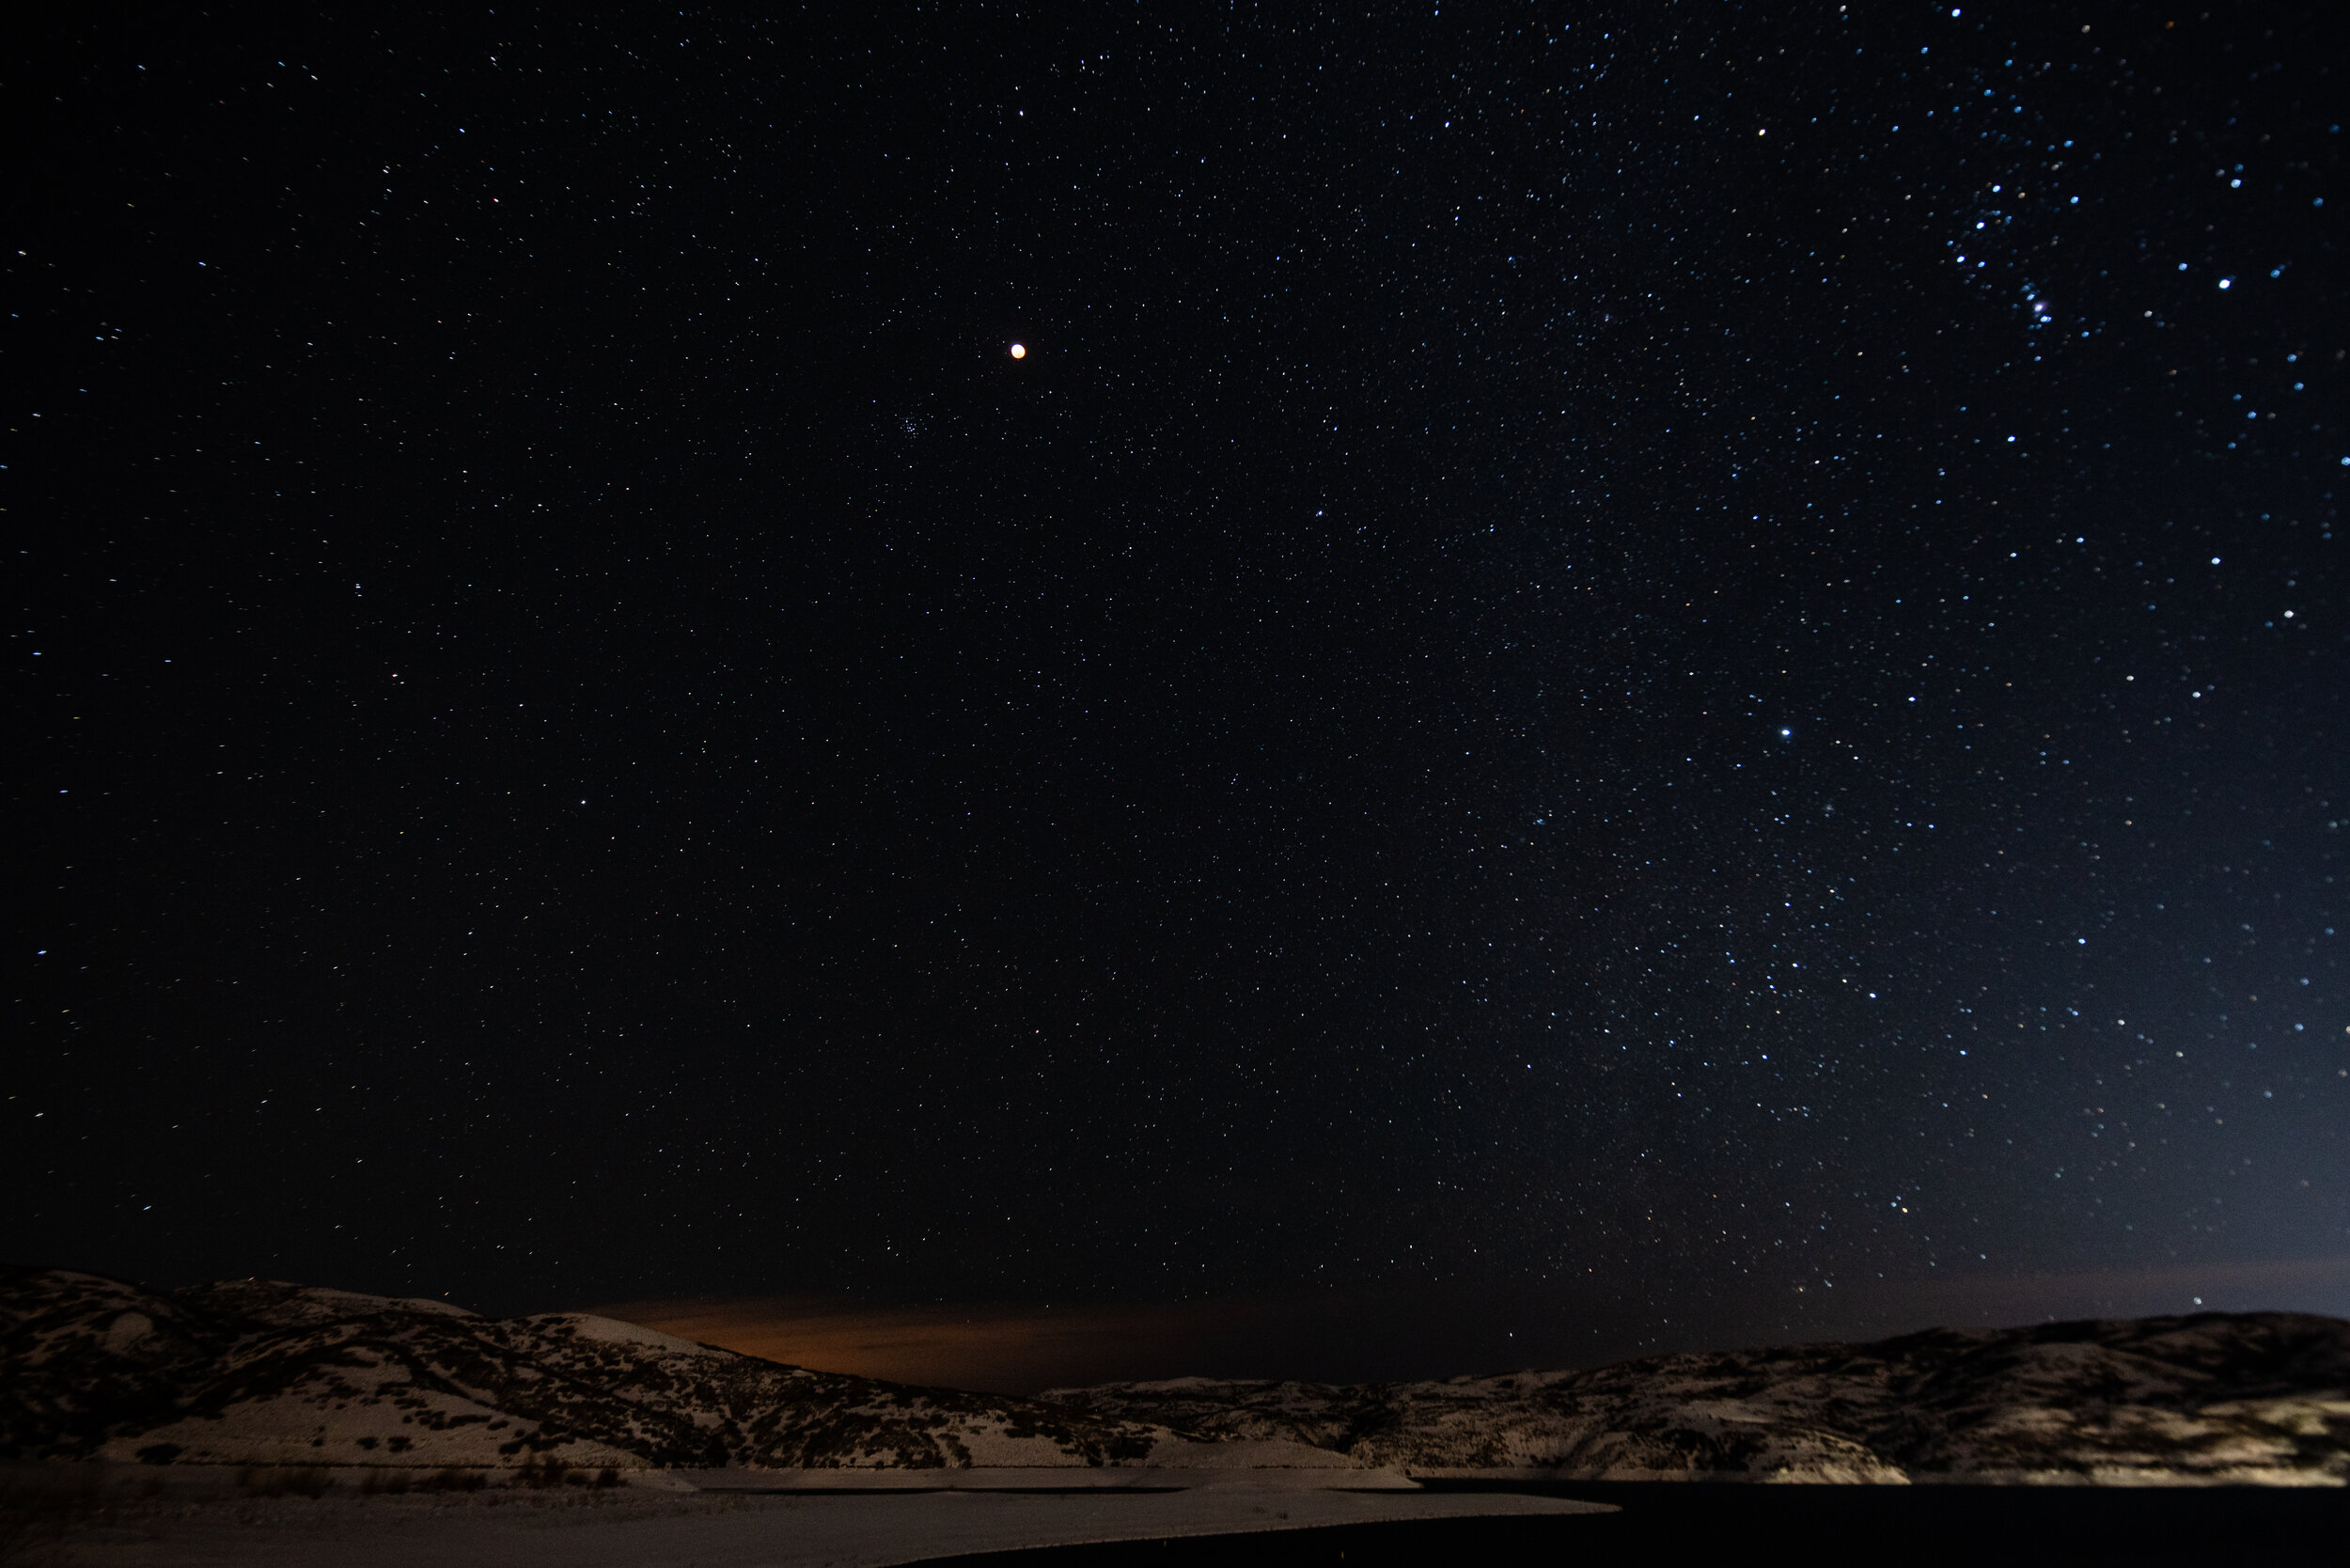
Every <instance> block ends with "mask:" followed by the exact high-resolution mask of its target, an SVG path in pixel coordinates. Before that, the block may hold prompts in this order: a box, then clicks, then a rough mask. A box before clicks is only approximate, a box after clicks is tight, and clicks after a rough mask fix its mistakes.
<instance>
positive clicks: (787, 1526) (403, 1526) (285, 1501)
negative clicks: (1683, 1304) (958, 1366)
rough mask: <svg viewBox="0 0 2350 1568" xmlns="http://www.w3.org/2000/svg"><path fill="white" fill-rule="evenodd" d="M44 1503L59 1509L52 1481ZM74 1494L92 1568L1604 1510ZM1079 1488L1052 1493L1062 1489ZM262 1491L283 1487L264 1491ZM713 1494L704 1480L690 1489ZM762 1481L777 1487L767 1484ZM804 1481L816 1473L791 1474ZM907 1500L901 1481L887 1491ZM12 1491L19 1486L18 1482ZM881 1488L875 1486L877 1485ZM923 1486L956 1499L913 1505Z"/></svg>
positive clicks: (817, 1554)
mask: <svg viewBox="0 0 2350 1568" xmlns="http://www.w3.org/2000/svg"><path fill="white" fill-rule="evenodd" d="M43 1468H44V1469H46V1470H48V1471H51V1472H53V1479H51V1480H50V1484H49V1486H48V1488H47V1490H49V1491H50V1492H51V1493H52V1494H53V1495H54V1494H55V1490H56V1486H57V1482H55V1480H54V1472H55V1471H57V1470H60V1469H63V1468H64V1467H63V1466H44V1467H43ZM72 1470H73V1472H74V1475H73V1482H74V1483H75V1484H76V1485H77V1486H78V1488H79V1489H80V1491H81V1493H82V1496H81V1497H80V1498H79V1499H78V1506H77V1507H75V1508H73V1509H72V1510H71V1511H70V1512H68V1513H58V1515H57V1524H56V1528H55V1529H54V1530H53V1531H52V1532H51V1533H50V1535H49V1536H48V1537H47V1538H44V1539H37V1540H36V1541H35V1542H34V1543H33V1544H34V1545H35V1546H37V1547H40V1548H46V1547H48V1546H52V1545H54V1546H57V1547H61V1548H63V1549H64V1550H65V1552H66V1553H67V1554H69V1555H68V1560H71V1561H72V1562H74V1563H77V1564H84V1565H87V1568H211V1565H213V1564H220V1565H224V1568H225V1565H228V1564H238V1565H244V1564H250V1565H253V1568H281V1565H282V1568H297V1565H302V1568H307V1565H311V1564H320V1563H332V1564H334V1565H335V1568H379V1565H381V1568H395V1565H399V1568H407V1565H410V1564H415V1563H419V1562H446V1563H463V1564H466V1565H468V1568H474V1565H480V1568H509V1565H510V1568H538V1565H541V1564H543V1565H546V1568H556V1565H562V1568H603V1565H605V1564H609V1565H611V1568H666V1565H668V1564H678V1565H681V1568H682V1565H685V1564H694V1565H697V1568H730V1565H734V1564H742V1565H744V1568H748V1565H751V1564H758V1565H760V1568H794V1565H797V1564H811V1565H813V1564H819V1563H832V1564H839V1565H843V1568H846V1565H850V1564H882V1563H896V1562H910V1561H916V1560H921V1559H925V1558H934V1557H945V1556H951V1555H955V1554H959V1553H965V1552H992V1551H1006V1550H1011V1549H1013V1548H1017V1547H1025V1546H1043V1545H1058V1544H1072V1543H1077V1542H1089V1541H1136V1540H1159V1539H1164V1538H1167V1537H1176V1536H1187V1535H1221V1534H1229V1533H1234V1532H1241V1531H1259V1530H1283V1529H1311V1528H1314V1527H1317V1526H1325V1525H1348V1524H1373V1523H1382V1522H1392V1521H1399V1520H1409V1519H1445V1518H1467V1517H1473V1516H1482V1515H1494V1514H1526V1513H1548V1514H1569V1513H1608V1512H1612V1510H1610V1509H1608V1508H1606V1507H1605V1506H1604V1505H1600V1504H1594V1503H1583V1502H1572V1501H1568V1500H1565V1499H1562V1498H1553V1497H1512V1496H1509V1495H1506V1494H1504V1495H1490V1494H1488V1495H1475V1496H1469V1495H1460V1494H1450V1493H1432V1492H1423V1491H1420V1490H1418V1488H1416V1487H1415V1486H1414V1485H1413V1484H1412V1483H1411V1482H1409V1481H1406V1480H1404V1479H1402V1477H1400V1476H1388V1477H1384V1478H1379V1477H1367V1478H1365V1479H1367V1480H1371V1482H1372V1484H1371V1485H1369V1486H1359V1485H1355V1484H1346V1485H1342V1486H1341V1485H1339V1484H1334V1483H1335V1482H1342V1481H1346V1480H1348V1478H1349V1477H1351V1476H1353V1475H1355V1474H1356V1473H1355V1472H1332V1471H1330V1470H1319V1471H1315V1470H1271V1471H1265V1470H1256V1471H1251V1470H1211V1471H1194V1472H1188V1473H1182V1472H1168V1471H1153V1470H1151V1469H1146V1468H1135V1469H1129V1470H1125V1471H1123V1472H1120V1473H1122V1474H1123V1475H1124V1476H1126V1477H1127V1478H1128V1482H1127V1484H1125V1485H1106V1486H1105V1485H1093V1484H1084V1482H1087V1481H1089V1479H1091V1478H1099V1477H1102V1476H1103V1475H1104V1472H1102V1471H1099V1470H1093V1469H1086V1470H1077V1471H1073V1470H1071V1469H1069V1468H1067V1467H1065V1466H1062V1467H1055V1468H1053V1469H1050V1470H1045V1471H1039V1470H1033V1469H1030V1470H1020V1471H1012V1472H990V1471H986V1470H956V1471H942V1472H932V1473H930V1475H928V1476H927V1477H924V1476H918V1475H917V1474H916V1473H914V1472H908V1471H902V1470H901V1471H894V1472H891V1471H878V1472H877V1471H849V1472H842V1471H834V1472H830V1479H831V1480H832V1481H833V1482H835V1483H838V1482H840V1481H844V1480H846V1481H851V1482H864V1483H865V1484H862V1485H851V1486H848V1487H845V1488H841V1489H837V1490H823V1491H819V1490H811V1489H809V1488H807V1486H805V1485H800V1484H792V1485H790V1486H787V1487H786V1489H784V1490H780V1491H756V1492H755V1491H746V1490H743V1489H741V1488H742V1486H747V1485H750V1484H755V1483H757V1482H759V1481H760V1479H761V1478H760V1476H759V1473H758V1472H734V1473H732V1475H731V1477H730V1478H729V1480H730V1482H739V1483H740V1484H721V1485H719V1486H717V1487H714V1488H713V1489H709V1490H704V1489H702V1488H701V1487H699V1486H697V1485H696V1484H694V1483H693V1482H692V1481H688V1480H686V1479H683V1478H682V1477H681V1476H679V1475H678V1474H677V1473H674V1472H638V1473H637V1475H636V1476H635V1478H634V1479H635V1484H630V1485H624V1486H621V1487H618V1488H605V1489H595V1488H589V1489H585V1490H581V1489H576V1488H562V1487H557V1488H555V1489H552V1490H544V1491H542V1490H536V1489H516V1488H513V1487H511V1486H499V1487H496V1488H485V1489H483V1490H481V1491H476V1492H463V1491H457V1492H433V1493H426V1492H409V1493H405V1494H400V1495H382V1494H376V1495H363V1494H361V1493H360V1492H359V1491H358V1490H357V1489H356V1487H355V1486H354V1485H353V1477H352V1474H350V1473H349V1472H345V1473H343V1474H340V1475H337V1476H336V1477H334V1478H333V1480H332V1481H331V1482H330V1484H329V1486H328V1489H327V1490H326V1491H325V1493H324V1494H323V1495H321V1496H320V1497H306V1496H301V1495H292V1496H278V1497H253V1496H249V1495H246V1494H245V1492H244V1490H243V1482H241V1481H240V1479H239V1472H237V1471H234V1470H226V1471H219V1472H212V1471H211V1469H210V1467H205V1468H202V1469H196V1470H189V1469H181V1470H180V1471H179V1472H178V1473H177V1474H174V1475H173V1476H172V1477H171V1481H172V1484H168V1485H165V1484H161V1483H160V1478H159V1477H158V1476H157V1474H156V1472H155V1471H153V1470H152V1469H149V1467H147V1466H135V1465H133V1466H114V1465H105V1464H94V1465H85V1466H72ZM1056 1476H1058V1478H1060V1479H1061V1480H1063V1481H1075V1482H1080V1484H1078V1485H1075V1486H1073V1487H1069V1488H1068V1489H1066V1490H1056V1491H1050V1492H1041V1491H1038V1490H1036V1489H1035V1488H1037V1487H1038V1486H1039V1485H1041V1484H1049V1483H1050V1482H1051V1480H1052V1478H1053V1477H1056ZM254 1479H256V1480H258V1482H259V1483H260V1484H261V1485H262V1487H263V1489H264V1490H267V1489H269V1488H270V1487H271V1486H273V1485H274V1484H276V1483H277V1482H278V1481H279V1480H282V1479H283V1478H281V1477H274V1476H273V1475H272V1474H268V1473H265V1474H263V1475H261V1476H259V1477H257V1478H254ZM696 1479H706V1478H698V1477H697V1478H696ZM765 1479H766V1480H770V1481H772V1480H776V1479H778V1478H777V1477H776V1475H775V1473H774V1472H769V1473H768V1475H767V1477H766V1478H765ZM790 1479H791V1480H792V1481H793V1482H799V1481H801V1480H803V1479H807V1478H805V1473H799V1472H794V1473H791V1476H790ZM893 1481H894V1482H899V1483H900V1484H894V1485H893V1484H890V1482H893ZM17 1482H18V1485H19V1487H20V1489H21V1488H22V1486H23V1478H22V1476H21V1475H20V1476H19V1477H18V1478H17ZM876 1482H879V1483H880V1484H874V1483H876ZM906 1482H913V1483H915V1485H916V1486H922V1485H928V1486H941V1485H942V1484H943V1485H944V1486H945V1487H946V1488H947V1489H940V1490H927V1489H923V1490H917V1489H914V1487H913V1486H909V1485H907V1484H904V1483H906Z"/></svg>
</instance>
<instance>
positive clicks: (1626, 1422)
mask: <svg viewBox="0 0 2350 1568" xmlns="http://www.w3.org/2000/svg"><path fill="white" fill-rule="evenodd" d="M1042 1397H1043V1398H1044V1399H1045V1400H1047V1401H1049V1402H1052V1403H1058V1404H1059V1405H1060V1406H1061V1407H1062V1408H1064V1409H1067V1410H1069V1411H1071V1412H1073V1413H1080V1412H1081V1413H1085V1414H1089V1415H1093V1416H1097V1417H1101V1418H1103V1419H1128V1420H1146V1421H1158V1422H1164V1423H1167V1424H1169V1425H1175V1426H1182V1427H1185V1428H1189V1429H1193V1430H1197V1431H1200V1432H1212V1433H1224V1434H1229V1435H1235V1436H1251V1437H1286V1438H1290V1439H1293V1440H1295V1441H1300V1442H1308V1443H1316V1444H1320V1445H1323V1446H1325V1447H1328V1448H1331V1449H1333V1450H1340V1451H1342V1452H1345V1453H1348V1454H1351V1455H1353V1456H1354V1457H1355V1458H1356V1459H1358V1460H1360V1461H1362V1462H1363V1463H1365V1464H1371V1465H1399V1466H1411V1467H1413V1468H1414V1469H1415V1470H1418V1471H1423V1472H1425V1471H1431V1470H1434V1471H1442V1470H1458V1469H1490V1468H1496V1467H1500V1468H1517V1469H1529V1468H1530V1469H1539V1470H1543V1471H1549V1472H1553V1473H1556V1474H1558V1475H1559V1476H1561V1477H1570V1478H1575V1479H1583V1480H1592V1479H1608V1480H1643V1479H1648V1480H1653V1479H1717V1480H1749V1481H1816V1482H1893V1483H1900V1482H1908V1481H2010V1480H2013V1481H2023V1480H2032V1481H2044V1482H2061V1481H2076V1482H2108V1483H2116V1484H2133V1483H2135V1484H2163V1483H2178V1482H2266V1483H2273V1484H2315V1485H2342V1484H2344V1483H2345V1482H2350V1323H2345V1322H2343V1321H2342V1320H2340V1319H2337V1318H2323V1317H2310V1316H2301V1315H2296V1314H2292V1313H2283V1312H2263V1313H2250V1314H2245V1315H2233V1316H2232V1315H2224V1314H2218V1313H2209V1314H2203V1315H2199V1316H2196V1317H2190V1318H2147V1319H2139V1320H2135V1321H2121V1322H2092V1323H2071V1324H2051V1325H2045V1326H2041V1327H2034V1328H2019V1329H2007V1330H1987V1329H1986V1330H1958V1329H1937V1330H1933V1331H1930V1332H1927V1333H1922V1334H1912V1335H1908V1336H1905V1337H1904V1338H1901V1339H1895V1340H1887V1341H1880V1342H1877V1343H1873V1344H1817V1345H1801V1346H1795V1347H1793V1348H1788V1349H1778V1350H1761V1351H1745V1352H1735V1353H1708V1354H1701V1355H1689V1356H1664V1357H1659V1358H1657V1359H1654V1360H1647V1361H1633V1362H1627V1363H1624V1364H1622V1365H1619V1366H1613V1367H1603V1368H1600V1369H1597V1370H1595V1371H1590V1372H1522V1373H1517V1374H1514V1375H1511V1376H1502V1377H1480V1378H1455V1379H1453V1380H1452V1381H1450V1382H1448V1383H1408V1384H1392V1385H1375V1384H1372V1385H1362V1386H1357V1387H1352V1388H1335V1387H1329V1386H1324V1385H1317V1384H1305V1383H1222V1382H1212V1381H1208V1380H1205V1379H1199V1378H1184V1379H1179V1380H1176V1381H1173V1382H1165V1383H1132V1384H1115V1385H1110V1386H1107V1387H1104V1388H1081V1389H1057V1390H1054V1391H1052V1392H1050V1393H1047V1394H1045V1395H1043V1396H1042Z"/></svg>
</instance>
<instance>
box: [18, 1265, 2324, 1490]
mask: <svg viewBox="0 0 2350 1568" xmlns="http://www.w3.org/2000/svg"><path fill="white" fill-rule="evenodd" d="M0 1458H61V1459H64V1458H108V1459H121V1460H144V1461H147V1462H149V1463H171V1462H181V1463H213V1464H235V1465H257V1464H258V1465H289V1464H290V1465H320V1464H326V1465H372V1466H382V1465H393V1466H523V1465H527V1464H532V1463H534V1462H539V1461H541V1460H549V1459H551V1460H555V1461H557V1462H559V1463H561V1464H563V1465H566V1466H614V1467H616V1468H645V1467H667V1466H722V1465H732V1466H755V1467H776V1468H838V1467H844V1466H846V1467H857V1468H873V1469H895V1468H930V1467H937V1466H954V1467H962V1466H1104V1465H1114V1466H1124V1465H1166V1466H1212V1467H1216V1468H1224V1467H1229V1466H1235V1465H1238V1466H1288V1467H1311V1468H1353V1467H1356V1466H1408V1467H1410V1468H1411V1469H1413V1470H1415V1471H1417V1472H1419V1473H1423V1474H1426V1473H1430V1472H1436V1473H1442V1472H1447V1471H1450V1472H1455V1473H1458V1472H1469V1473H1473V1474H1486V1475H1490V1474H1493V1473H1495V1472H1496V1471H1505V1470H1508V1471H1518V1472H1521V1473H1523V1472H1528V1471H1531V1472H1535V1473H1538V1474H1543V1475H1550V1476H1556V1477H1559V1478H1561V1479H1575V1480H1641V1479H1672V1480H1730V1481H1811V1482H1896V1483H1898V1482H1911V1481H2040V1482H2049V1481H2075V1482H2108V1483H2116V1484H2176V1483H2195V1482H2265V1483H2271V1484H2301V1485H2311V1484H2313V1485H2343V1484H2345V1483H2350V1323H2345V1322H2343V1321H2342V1320H2340V1319H2336V1318H2323V1317H2308V1316H2299V1315H2295V1314H2290V1313H2282V1312H2263V1313H2250V1314H2245V1315H2236V1316H2231V1315H2223V1314H2218V1313H2210V1314H2204V1315H2200V1316H2196V1317H2190V1318H2146V1319H2139V1320H2135V1321H2121V1322H2093V1323H2074V1324H2052V1325H2045V1326H2041V1327H2035V1328H2019V1329H2008V1330H1959V1329H1937V1330H1934V1331H1931V1332H1927V1333H1922V1334H1912V1335H1907V1336H1904V1337H1903V1338H1901V1339H1895V1340H1886V1341H1879V1342H1877V1343H1873V1344H1818V1345H1800V1346H1795V1347H1793V1348H1788V1349H1778V1350H1760V1351H1741V1352H1731V1353H1710V1354H1703V1355H1689V1356H1664V1357H1659V1358H1657V1359H1653V1360H1648V1361H1633V1362H1626V1363H1623V1364H1622V1365H1618V1366H1612V1367H1603V1368H1599V1369H1597V1370H1595V1371H1590V1372H1519V1373H1515V1374H1512V1375H1509V1376H1499V1377H1479V1378H1468V1377H1463V1378H1455V1379H1453V1380H1451V1381H1450V1382H1448V1383H1405V1384H1386V1385H1381V1384H1367V1385H1361V1386H1357V1387H1352V1388H1336V1387H1330V1386H1326V1385H1321V1384H1307V1383H1234V1382H1217V1381H1211V1380H1208V1379H1203V1378H1182V1379H1178V1380H1175V1381H1173V1382H1166V1383H1128V1384H1113V1385H1109V1386H1106V1387H1103V1388H1077V1389H1059V1390H1056V1391H1054V1392H1052V1393H1049V1394H1046V1395H1044V1396H1042V1398H1041V1399H1038V1400H1019V1399H1010V1398H1003V1397H998V1396H995V1395H987V1394H971V1393H962V1392H958V1391H956V1390H953V1389H944V1388H903V1387H901V1386H899V1385H896V1384H889V1383H881V1382H876V1381H874V1380H872V1379H870V1378H860V1377H846V1376H840V1375H837V1374H833V1373H827V1372H809V1371H807V1370H805V1369H803V1368H798V1367H787V1366H782V1365H779V1364H777V1363H776V1362H773V1361H763V1360H760V1359H759V1358H758V1357H756V1356H742V1355H738V1354H736V1353H734V1352H732V1351H727V1350H719V1349H716V1348H713V1347H712V1346H709V1345H698V1344H692V1343H688V1342H687V1341H683V1340H678V1339H673V1338H671V1337H670V1336H668V1335H666V1334H661V1333H656V1332H655V1331H653V1330H651V1329H649V1328H642V1327H639V1326H637V1325H634V1324H627V1323H620V1322H618V1321H616V1320H613V1319H610V1318H599V1317H590V1316H585V1315H581V1314H567V1313H550V1314H544V1315H541V1316H537V1317H524V1318H485V1317H480V1316H478V1315H477V1314H475V1313H472V1312H468V1311H465V1310H464V1309H462V1308H457V1307H451V1306H449V1305H447V1304H446V1303H444V1302H438V1301H402V1300H395V1299H392V1298H389V1297H384V1296H370V1295H354V1294H350V1293H348V1292H344V1291H332V1290H321V1289H316V1288H309V1287H304V1286H298V1285H286V1284H275V1283H270V1282H266V1281H258V1280H241V1281H233V1282H227V1283H223V1284H216V1285H202V1286H196V1287H194V1288H191V1289H187V1290H180V1291H166V1292H156V1291H148V1290H143V1289H141V1288H139V1287H137V1286H134V1285H128V1284H124V1283H122V1282H121V1281H119V1280H115V1279H108V1278H102V1277H100V1276H97V1275H89V1274H75V1273H70V1272H65V1271H61V1270H47V1271H34V1270H24V1269H18V1270H0Z"/></svg>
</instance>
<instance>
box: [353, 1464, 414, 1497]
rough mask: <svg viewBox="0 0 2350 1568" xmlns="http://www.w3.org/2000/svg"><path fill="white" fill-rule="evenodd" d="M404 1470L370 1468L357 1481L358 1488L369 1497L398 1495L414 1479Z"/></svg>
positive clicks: (405, 1489) (406, 1488)
mask: <svg viewBox="0 0 2350 1568" xmlns="http://www.w3.org/2000/svg"><path fill="white" fill-rule="evenodd" d="M414 1481H415V1477H414V1476H411V1475H410V1474H409V1473H408V1472H407V1471H406V1470H377V1469H370V1470H369V1471H368V1473H367V1475H366V1476H365V1477H363V1478H362V1479H361V1481H360V1482H359V1490H360V1491H361V1492H363V1493H365V1494H366V1495H367V1496H368V1497H398V1496H399V1494H400V1493H402V1492H405V1491H407V1490H408V1488H409V1485H410V1484H411V1483H412V1482H414Z"/></svg>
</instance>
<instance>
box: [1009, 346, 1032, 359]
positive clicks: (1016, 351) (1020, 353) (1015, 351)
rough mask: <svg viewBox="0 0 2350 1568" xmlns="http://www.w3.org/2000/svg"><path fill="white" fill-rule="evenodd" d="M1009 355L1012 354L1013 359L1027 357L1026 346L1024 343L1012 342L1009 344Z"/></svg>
mask: <svg viewBox="0 0 2350 1568" xmlns="http://www.w3.org/2000/svg"><path fill="white" fill-rule="evenodd" d="M1011 356H1012V358H1014V359H1026V358H1027V357H1028V346H1027V345H1026V343H1014V344H1013V345H1012V346H1011Z"/></svg>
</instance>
